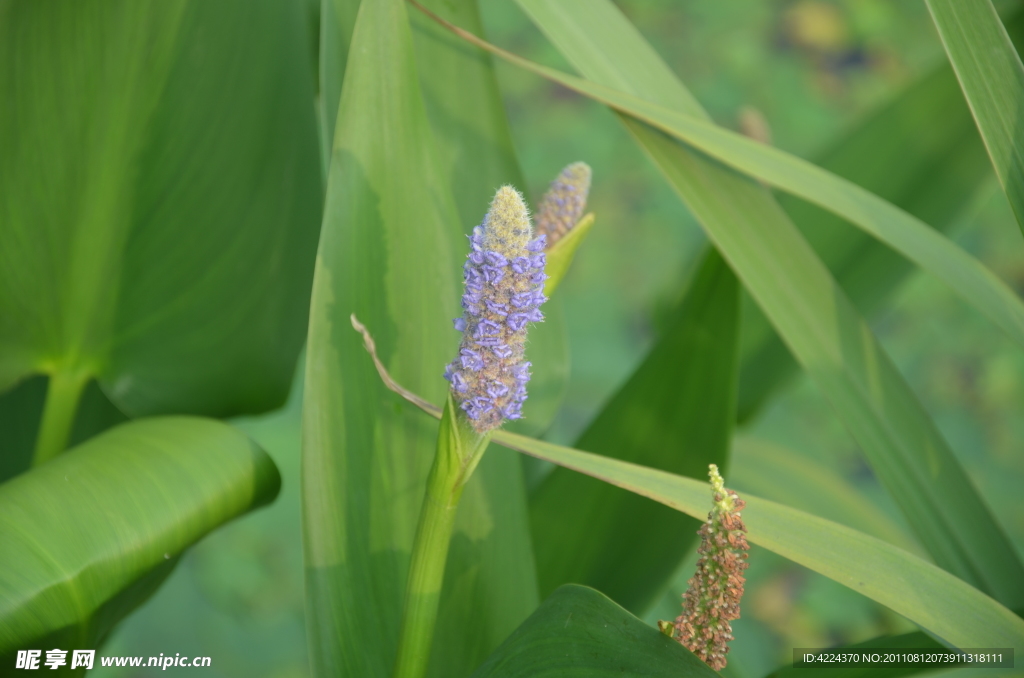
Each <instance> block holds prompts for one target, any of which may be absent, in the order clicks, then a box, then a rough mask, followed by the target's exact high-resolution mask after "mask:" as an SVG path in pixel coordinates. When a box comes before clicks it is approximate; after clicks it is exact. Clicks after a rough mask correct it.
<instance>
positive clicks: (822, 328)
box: [464, 0, 1024, 606]
mask: <svg viewBox="0 0 1024 678" xmlns="http://www.w3.org/2000/svg"><path fill="white" fill-rule="evenodd" d="M520 4H521V5H523V6H525V7H527V8H528V9H529V13H530V14H531V16H532V17H533V19H534V21H536V22H537V23H538V24H539V25H540V26H541V27H542V29H543V30H544V31H545V32H546V34H547V35H548V36H549V37H551V38H553V39H554V40H555V42H556V45H557V46H558V47H559V49H560V50H561V51H563V53H565V54H566V56H568V57H569V59H570V61H572V62H573V63H574V64H575V65H576V66H577V67H578V68H581V69H583V70H584V72H585V73H586V74H587V75H588V76H590V77H595V78H600V79H601V82H602V83H605V84H601V85H596V84H593V83H589V82H587V81H583V80H580V79H578V78H573V77H572V76H566V75H564V74H559V73H557V72H549V71H550V69H544V68H543V67H539V66H536V65H533V64H528V62H526V63H524V60H522V59H519V58H518V57H514V56H512V55H508V56H507V57H506V58H509V59H512V60H514V61H515V63H517V64H519V65H522V66H523V67H528V68H531V69H533V70H535V71H536V72H542V73H544V74H545V75H547V76H549V77H557V78H558V79H559V81H560V82H566V83H569V82H571V83H572V84H573V86H574V87H578V88H579V90H580V91H581V92H584V93H590V94H592V93H593V92H595V91H596V90H600V92H602V94H601V96H602V97H603V96H605V95H606V94H607V95H608V97H609V98H608V100H609V101H611V100H612V99H615V100H616V101H619V102H620V103H622V102H624V101H628V102H629V108H630V110H631V111H635V110H639V109H643V110H644V111H648V112H649V111H656V112H657V115H658V116H662V115H664V116H666V119H668V118H671V119H672V120H673V121H675V122H677V123H679V125H681V126H688V128H689V129H691V130H702V134H703V132H708V134H707V137H709V138H710V137H714V138H715V139H719V140H728V144H727V145H730V146H733V147H735V148H739V149H743V150H744V153H741V154H740V155H741V156H744V157H747V156H746V155H745V150H746V149H750V148H753V147H756V152H751V153H750V154H749V157H751V158H757V159H759V160H765V159H772V160H773V161H774V160H778V161H779V162H780V163H781V165H784V166H785V167H782V168H780V169H793V168H796V169H798V170H800V171H803V170H806V171H807V172H808V173H810V174H811V175H813V176H815V177H817V178H822V177H825V176H828V177H831V179H828V181H827V182H826V183H829V182H831V183H829V185H830V186H831V188H834V189H836V191H833V192H831V193H830V194H829V195H830V196H832V197H836V196H839V195H840V194H842V198H843V200H846V201H850V203H849V204H856V205H857V207H858V215H860V216H867V215H869V214H874V215H876V216H877V215H879V214H887V215H889V216H893V217H896V216H898V215H902V217H900V218H902V219H904V220H913V217H910V216H909V215H907V214H905V213H903V212H901V211H900V210H898V209H897V208H895V207H892V206H891V205H888V203H885V201H883V200H881V199H879V198H876V197H874V196H872V195H871V194H869V193H867V192H866V191H864V190H863V189H859V188H857V187H853V188H852V189H851V190H850V191H848V192H845V190H840V189H844V187H846V186H847V184H848V182H845V181H844V180H842V179H839V178H838V177H834V176H833V175H828V173H826V172H824V171H823V170H819V169H817V168H815V167H814V166H813V165H810V164H808V163H804V162H803V161H801V160H798V159H796V158H791V157H790V156H786V155H785V154H781V153H780V152H778V151H776V150H774V149H771V148H769V147H766V146H763V145H762V144H759V143H757V142H754V141H751V140H749V139H746V138H745V137H738V136H737V135H733V134H731V133H729V132H725V131H724V130H720V129H718V128H717V127H715V126H714V125H712V124H710V123H707V122H704V120H705V119H706V113H705V112H704V111H703V110H702V109H700V107H699V106H696V104H694V103H693V101H692V98H690V97H689V95H688V94H685V95H684V92H685V91H686V90H685V88H684V87H683V85H682V84H681V83H680V82H679V81H678V80H677V79H676V78H675V76H674V74H673V73H672V71H671V70H670V69H669V68H668V67H667V66H666V65H665V64H664V62H662V61H661V60H660V59H659V58H658V56H657V54H655V53H654V51H653V50H652V49H651V48H650V46H649V45H647V44H646V42H645V41H644V40H643V38H642V36H640V34H639V33H638V32H637V31H636V29H635V28H634V27H632V26H631V25H630V24H629V22H628V21H627V20H626V19H625V17H624V16H623V15H622V14H621V12H619V11H618V9H616V8H615V6H614V5H613V4H611V3H610V2H607V1H606V0H586V2H582V1H581V0H548V2H544V3H539V2H536V0H520ZM464 37H467V39H472V36H464ZM609 50H612V51H613V52H614V55H615V56H618V55H619V54H622V59H621V60H620V59H615V60H614V61H613V60H609V58H608V55H609ZM638 64H639V67H638ZM629 68H632V69H633V70H629ZM623 82H624V83H626V84H627V85H628V87H629V89H628V91H630V92H634V93H637V94H640V95H643V96H645V97H647V98H648V99H649V101H648V100H643V99H639V98H638V97H637V96H633V95H631V94H624V93H621V92H618V91H616V90H613V89H611V88H609V87H608V86H607V85H608V84H611V83H615V84H620V83H623ZM652 102H654V103H652ZM667 106H674V107H675V108H671V109H670V108H666V107H667ZM677 110H679V111H682V113H677V112H676V111H677ZM620 119H622V120H623V122H624V124H625V125H626V127H627V128H628V129H629V131H630V133H631V134H633V136H634V137H635V138H636V140H637V142H638V143H639V144H640V145H641V147H642V148H643V149H644V150H645V151H646V152H647V154H648V155H649V156H650V157H651V159H652V160H653V161H654V163H655V164H656V165H657V166H658V168H659V169H660V170H661V172H662V174H663V175H664V176H665V178H666V179H667V180H668V181H669V183H670V184H671V185H672V187H673V188H674V189H675V190H676V191H677V193H679V195H680V196H681V197H682V198H683V199H684V200H685V201H686V203H687V205H688V206H689V208H690V209H691V210H692V211H693V213H694V215H695V216H696V217H697V218H698V220H699V221H700V222H701V224H702V225H703V227H704V229H705V232H706V233H707V234H708V237H709V238H711V240H712V241H713V242H714V243H715V245H716V247H717V248H718V250H719V251H720V252H721V253H722V256H723V257H725V259H726V260H727V261H728V262H729V264H730V266H731V267H732V268H733V270H734V271H735V272H736V274H737V276H738V277H739V278H740V280H741V281H742V282H743V283H744V286H745V287H746V289H747V291H748V292H749V293H750V294H751V296H753V297H754V299H755V300H756V301H757V303H758V305H759V306H760V307H761V309H762V310H763V311H764V312H765V314H766V315H767V316H768V318H769V320H771V322H772V324H773V325H774V326H775V329H776V331H778V332H779V334H780V335H781V336H782V337H783V339H784V340H785V342H786V344H787V345H788V347H789V349H790V351H792V353H793V355H794V356H796V358H797V359H798V360H799V361H800V363H801V364H802V366H803V367H804V369H805V370H807V372H808V374H809V375H810V376H811V377H812V378H813V379H814V381H815V383H816V384H817V386H818V387H819V388H820V389H821V391H822V394H823V395H824V396H825V397H826V398H827V399H828V400H829V401H831V403H832V406H833V407H834V408H835V411H836V413H837V414H838V416H839V417H840V418H841V419H842V420H843V422H844V423H845V424H846V426H847V429H848V430H849V431H850V433H851V434H852V435H853V437H854V439H855V440H856V441H857V443H858V444H859V445H860V446H861V448H862V449H863V451H864V453H865V455H866V456H867V458H868V460H869V462H870V463H871V465H872V467H873V469H874V471H875V473H876V474H877V475H878V477H879V479H880V480H881V481H882V483H883V484H884V485H885V487H886V488H887V489H888V491H889V492H890V493H891V494H892V495H893V497H894V499H895V500H896V501H897V502H898V504H899V505H900V508H901V509H902V510H903V512H904V514H905V515H906V516H907V520H908V522H909V523H910V525H911V528H912V529H913V530H914V532H915V534H916V535H917V536H918V538H919V539H920V540H921V542H922V543H923V544H924V546H925V548H927V549H928V551H929V553H930V554H931V555H932V556H933V557H934V558H935V561H936V562H937V563H939V564H940V565H941V566H942V567H945V568H946V569H948V570H949V571H950V572H952V573H954V574H956V575H957V576H959V577H961V578H962V579H964V580H965V581H968V582H971V583H972V584H975V585H977V586H978V587H980V588H981V589H983V590H985V591H989V592H992V594H993V595H995V596H996V597H998V598H999V600H1001V601H1003V602H1005V603H1007V604H1009V605H1012V606H1018V605H1021V604H1024V566H1022V564H1021V561H1020V559H1019V557H1018V556H1017V554H1016V552H1015V550H1014V548H1013V546H1012V544H1010V542H1009V540H1008V539H1007V537H1006V535H1005V534H1004V533H1003V531H1002V529H1001V528H1000V526H999V524H998V523H997V522H996V521H995V519H994V517H993V516H992V514H991V512H990V511H989V509H988V507H987V506H986V505H985V503H984V502H983V501H982V499H981V497H980V496H979V495H978V493H977V491H976V490H975V489H974V488H973V486H972V485H971V483H970V480H969V478H968V476H967V474H966V473H965V472H964V470H963V469H962V468H961V467H960V465H959V463H958V462H957V459H956V457H955V455H954V454H953V451H952V450H951V449H950V448H949V445H948V444H947V443H946V441H945V440H944V439H943V438H942V436H941V434H940V433H939V431H938V430H937V429H936V427H935V424H934V423H933V422H932V420H931V419H930V417H929V416H928V414H927V412H926V411H925V410H924V408H923V407H922V406H921V404H920V403H919V402H918V401H917V399H916V397H915V396H914V394H913V392H912V391H911V390H910V387H909V386H908V385H907V384H906V382H905V381H904V380H903V377H902V376H901V375H900V373H899V372H898V370H897V369H896V367H895V366H894V365H893V364H892V361H891V360H890V359H889V357H888V356H887V355H886V353H885V351H884V350H883V349H882V347H881V346H880V345H879V343H878V341H877V339H876V338H875V336H874V335H873V334H872V333H871V330H870V328H869V327H868V326H867V324H866V323H865V322H864V320H863V319H862V318H861V317H860V315H859V314H858V313H857V312H856V310H855V309H854V308H853V306H852V304H851V303H850V301H849V299H848V298H847V297H846V295H845V294H844V293H843V291H842V290H841V289H840V288H839V287H838V285H837V284H836V282H835V280H834V279H833V278H832V276H831V275H830V274H829V272H828V269H827V268H825V266H824V265H823V264H822V263H821V261H820V259H818V258H817V256H816V255H815V253H814V251H813V250H812V249H811V247H810V246H809V245H808V243H807V241H806V240H804V238H803V237H802V236H801V234H800V232H799V231H798V230H797V229H796V227H795V226H794V225H793V224H792V222H791V221H790V220H789V218H788V217H787V215H786V214H785V213H784V212H783V211H782V210H781V208H780V207H779V206H778V204H777V203H776V202H775V201H774V200H772V198H771V195H770V194H769V193H768V192H767V190H766V189H764V187H763V186H761V185H759V184H758V183H756V182H754V181H753V180H751V179H749V178H747V177H743V176H741V175H738V174H736V172H734V171H733V170H731V169H730V168H728V167H725V166H723V165H721V164H720V163H718V162H716V161H714V160H710V159H708V158H707V157H706V156H705V155H704V154H702V153H700V152H698V151H695V150H693V149H690V148H688V147H686V146H684V145H682V144H679V143H676V142H675V141H674V140H671V139H669V138H667V137H665V136H664V135H663V134H662V133H660V132H658V131H656V130H653V129H651V128H650V127H648V126H647V125H645V124H643V123H641V122H639V121H638V120H634V119H632V118H629V117H628V116H626V115H624V114H620ZM690 139H691V140H692V137H691V138H690ZM734 142H735V143H734ZM718 150H722V149H721V148H719V149H718ZM769 164H770V163H769ZM794 171H796V170H794ZM797 174H799V172H797ZM794 176H796V175H794ZM789 178H790V179H792V178H793V177H789ZM805 178H806V177H805ZM769 180H771V179H769ZM850 186H852V184H851V185H850ZM862 199H863V202H861V200H862ZM840 202H842V201H840ZM844 204H847V203H844ZM869 208H870V209H869ZM861 209H864V210H867V211H864V212H862V211H860V210H861ZM871 210H875V211H874V212H872V211H871ZM897 213H898V214H897ZM890 228H892V225H891V224H888V225H886V226H885V229H890ZM922 229H923V230H922V231H920V232H918V231H917V230H914V229H911V230H905V231H904V230H902V229H900V228H897V229H896V230H898V231H900V232H901V234H902V235H901V237H904V236H907V237H909V240H910V241H914V242H923V243H927V244H929V245H930V246H932V245H933V246H934V248H935V249H934V250H929V254H930V255H934V256H935V257H936V260H941V259H944V258H948V257H951V258H952V259H953V260H955V261H960V258H961V255H962V256H966V255H963V253H962V252H960V251H959V250H958V249H956V248H955V246H953V245H952V244H951V243H949V241H946V240H944V239H943V238H942V236H941V235H938V234H937V233H935V232H934V231H931V230H930V229H928V228H927V227H924V226H923V225H922ZM918 236H921V238H920V239H918ZM957 252H959V254H956V253H957ZM971 261H973V260H971ZM968 269H969V267H968ZM968 269H964V270H968ZM956 270H960V269H956ZM971 270H973V269H971ZM975 273H977V275H978V276H980V277H976V278H972V280H974V282H975V283H978V284H979V285H980V286H981V287H982V288H985V289H987V290H988V291H989V292H992V293H993V295H994V296H989V297H986V298H987V299H988V300H989V301H991V302H993V303H994V304H995V305H996V306H1000V304H1001V302H1000V299H1002V301H1005V303H1006V310H1008V311H1012V313H1010V315H1008V316H1006V319H1012V318H1015V317H1016V313H1017V310H1016V309H1020V308H1024V307H1022V306H1021V305H1020V302H1019V300H1018V299H1016V297H1015V296H1014V295H1013V293H1012V292H1009V291H1008V290H1007V289H1006V288H1005V286H1002V283H999V282H998V281H997V280H996V279H995V277H994V276H992V275H991V273H989V272H988V271H987V270H986V269H984V268H983V267H981V266H980V265H978V267H977V270H975ZM986 281H988V282H986ZM988 283H992V284H993V285H994V286H989V284H988ZM964 284H966V281H965V283H964ZM1000 286H1001V287H1000ZM1000 289H1002V292H1000V291H999V290H1000ZM1011 324H1012V325H1014V326H1016V320H1014V321H1013V322H1012V323H1011ZM1021 328H1022V329H1024V325H1021Z"/></svg>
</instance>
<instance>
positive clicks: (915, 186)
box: [737, 16, 1024, 422]
mask: <svg viewBox="0 0 1024 678" xmlns="http://www.w3.org/2000/svg"><path fill="white" fill-rule="evenodd" d="M1022 19H1024V16H1018V17H1017V18H1016V19H1015V20H1014V22H1013V23H1012V24H1011V25H1010V26H1009V28H1010V29H1011V30H1015V31H1016V32H1017V33H1020V32H1021V30H1022V28H1024V20H1022ZM935 111H942V115H935ZM815 160H816V162H817V163H818V164H819V165H821V166H822V167H824V168H825V169H827V170H829V171H830V172H833V173H835V174H837V175H839V176H841V177H843V178H845V179H849V180H850V181H852V182H854V183H856V184H858V185H859V186H862V187H864V188H866V189H867V190H869V191H872V192H874V193H876V194H877V195H879V196H881V197H882V198H885V199H886V200H888V201H889V202H891V203H893V204H894V205H897V206H898V207H900V208H901V209H904V210H906V211H907V212H909V213H910V214H913V215H914V216H915V217H917V218H918V219H921V220H922V221H924V222H925V223H927V224H930V225H931V226H933V227H935V228H936V229H937V230H939V231H943V232H945V231H948V230H949V229H950V228H951V227H952V226H953V225H954V224H955V223H956V222H957V219H958V218H959V217H960V216H961V215H962V214H963V212H964V209H965V207H966V206H967V205H969V204H970V202H971V199H972V198H973V196H974V195H975V194H976V192H977V190H978V188H979V186H981V185H983V183H984V181H985V179H986V178H988V177H989V176H990V173H991V169H990V168H989V163H988V158H987V157H986V155H985V148H984V146H983V145H982V143H981V139H980V138H979V137H978V133H977V130H976V129H975V127H974V121H973V120H972V119H971V112H970V110H969V109H968V108H967V105H966V104H965V103H964V100H963V96H962V95H961V93H960V88H959V86H958V85H957V82H956V77H955V76H954V75H953V72H952V70H951V69H950V68H949V66H948V65H943V66H941V67H940V68H937V69H935V70H934V71H932V72H931V73H929V74H928V75H927V76H925V77H924V78H922V79H921V80H920V81H918V82H916V83H914V84H913V85H911V86H910V87H908V88H907V89H906V90H904V91H903V92H902V93H901V94H900V95H899V96H898V97H897V98H896V99H894V100H893V101H891V102H890V103H889V104H888V105H886V106H884V107H883V108H881V109H880V110H879V111H878V112H876V113H874V114H872V115H870V116H869V117H868V118H866V119H865V120H863V121H862V122H861V123H860V124H858V125H857V126H856V127H855V128H854V129H853V130H851V131H850V132H849V133H847V134H845V135H844V136H843V137H842V138H841V139H840V140H839V141H838V142H837V143H835V144H834V145H832V146H831V148H829V149H828V150H826V151H825V152H824V153H822V154H820V155H818V156H817V158H816V159H815ZM778 200H779V203H780V204H781V205H782V207H783V208H784V209H785V210H786V212H787V213H788V214H789V216H790V218H792V220H793V222H794V223H795V224H796V225H797V227H798V228H799V229H800V231H801V232H802V233H803V235H804V237H805V238H806V239H807V242H809V243H810V244H811V246H812V247H813V248H814V250H815V252H817V254H818V256H819V257H820V258H821V260H822V262H823V263H824V264H825V265H826V266H828V267H829V270H831V272H832V275H833V276H834V277H835V279H836V282H837V283H839V286H840V287H842V289H843V291H844V292H846V294H847V296H849V298H850V301H851V302H852V303H853V304H854V306H856V307H857V309H858V310H859V311H860V312H861V313H863V314H872V313H874V312H875V311H877V310H879V309H880V308H882V307H883V305H884V304H885V302H886V300H887V299H889V297H890V296H891V294H892V293H893V292H894V291H895V290H896V289H897V288H898V286H899V284H900V283H901V282H902V281H903V280H904V279H905V278H906V277H907V275H908V274H909V273H910V272H911V271H913V270H914V266H913V264H911V263H910V262H909V261H907V260H906V259H905V258H903V257H901V256H900V255H899V254H897V253H896V252H894V251H893V250H892V249H890V248H889V247H887V246H886V245H884V244H883V243H881V242H879V241H877V240H875V239H874V238H872V237H871V236H869V235H868V234H866V233H864V232H863V231H861V230H860V229H856V228H853V227H851V226H850V225H849V224H848V223H846V221H845V220H844V219H842V218H841V217H839V216H836V215H835V214H832V213H831V212H828V211H827V210H824V209H822V208H820V207H817V206H815V205H812V204H811V203H808V202H804V201H802V200H800V199H798V198H794V197H793V196H790V195H788V194H781V195H779V196H778ZM743 311H744V313H743V333H742V343H741V348H740V389H739V396H738V399H737V418H738V419H739V420H740V421H741V422H742V421H745V420H747V419H749V418H750V417H751V416H752V415H753V414H754V413H756V412H757V410H758V409H759V408H760V406H761V405H762V404H763V403H764V402H765V400H767V399H768V398H769V397H770V396H771V395H772V394H773V393H774V392H775V390H776V389H777V388H778V387H779V386H780V385H781V384H783V383H785V382H786V381H787V380H788V379H789V378H790V377H791V376H792V375H794V374H796V373H797V372H798V370H799V367H798V365H797V363H796V361H794V360H793V358H792V356H791V355H790V353H789V350H788V349H787V348H786V346H785V344H783V343H782V340H781V339H780V338H779V336H778V335H777V334H776V333H775V331H774V330H773V329H772V326H771V324H770V323H769V322H768V319H767V318H765V317H764V314H763V313H762V312H761V311H760V309H758V308H757V306H756V305H755V304H752V303H747V304H745V305H744V309H743Z"/></svg>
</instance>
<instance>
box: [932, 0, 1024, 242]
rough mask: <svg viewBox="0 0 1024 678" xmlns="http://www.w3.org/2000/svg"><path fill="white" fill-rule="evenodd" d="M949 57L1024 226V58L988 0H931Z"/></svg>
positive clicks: (1000, 178) (1018, 217) (1000, 176)
mask: <svg viewBox="0 0 1024 678" xmlns="http://www.w3.org/2000/svg"><path fill="white" fill-rule="evenodd" d="M927 4H928V9H929V11H931V13H932V18H933V19H934V20H935V27H936V28H938V29H939V37H940V38H942V44H943V46H944V47H945V48H946V54H947V55H948V56H949V62H950V63H951V64H952V65H953V70H954V71H956V77H957V78H958V79H959V80H960V86H961V87H962V88H963V92H964V96H965V97H966V98H967V103H968V104H969V105H970V107H971V113H973V114H974V120H975V122H977V124H978V131H979V132H981V138H982V139H984V140H985V148H986V149H988V154H989V157H990V158H991V159H992V167H993V168H995V171H996V176H997V177H998V178H999V183H1000V185H1002V187H1003V192H1005V193H1006V198H1007V199H1008V200H1009V201H1010V207H1012V208H1013V213H1014V215H1016V217H1017V224H1018V225H1019V226H1020V228H1021V231H1024V129H1022V126H1021V109H1022V108H1024V64H1022V63H1021V60H1020V57H1019V56H1018V55H1017V50H1015V49H1014V47H1013V43H1012V42H1011V41H1010V36H1009V35H1008V34H1007V31H1006V28H1004V27H1003V24H1002V22H1001V21H1000V20H999V15H998V14H996V10H995V7H993V6H992V3H991V2H989V0H956V1H955V2H951V1H950V0H928V2H927Z"/></svg>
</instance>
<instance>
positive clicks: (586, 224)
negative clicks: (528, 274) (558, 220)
mask: <svg viewBox="0 0 1024 678" xmlns="http://www.w3.org/2000/svg"><path fill="white" fill-rule="evenodd" d="M593 226H594V215H593V214H588V215H586V216H585V217H583V218H582V219H580V220H579V221H578V222H577V223H576V225H575V226H573V227H572V230H570V231H569V232H568V233H566V234H565V236H564V237H563V238H561V239H559V240H558V242H556V243H555V244H554V245H552V246H551V248H550V249H549V250H548V251H547V256H548V263H547V265H546V266H545V267H544V272H545V273H547V275H548V279H547V281H546V282H545V283H544V294H546V295H548V296H549V297H550V296H551V295H552V294H554V292H555V289H557V288H558V285H559V284H560V283H561V282H562V278H564V277H565V274H566V273H568V272H569V267H570V266H572V260H573V259H574V258H575V257H576V250H578V249H579V247H580V245H582V244H583V241H584V240H585V239H586V237H587V234H588V233H590V229H591V228H593Z"/></svg>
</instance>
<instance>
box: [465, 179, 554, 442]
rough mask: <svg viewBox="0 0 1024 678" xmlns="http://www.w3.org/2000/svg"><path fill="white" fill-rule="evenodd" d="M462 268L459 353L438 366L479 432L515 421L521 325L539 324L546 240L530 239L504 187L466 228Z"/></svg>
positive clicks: (513, 195)
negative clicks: (476, 223)
mask: <svg viewBox="0 0 1024 678" xmlns="http://www.w3.org/2000/svg"><path fill="white" fill-rule="evenodd" d="M469 243H470V252H469V255H468V257H467V260H466V265H465V282H466V291H465V293H464V294H463V297H462V307H463V310H464V313H463V315H462V317H461V318H458V319H456V320H455V328H456V329H458V330H459V331H461V332H463V338H462V345H461V346H460V347H459V356H458V359H456V360H455V361H454V362H452V363H451V364H449V365H448V367H447V368H446V369H445V379H447V380H448V381H449V382H450V384H451V389H452V394H453V395H454V397H455V400H456V402H457V403H458V404H459V407H460V408H461V409H462V411H463V412H465V415H466V417H467V418H468V419H469V420H470V421H471V422H472V423H473V427H474V428H475V429H476V430H477V431H478V432H479V433H484V432H487V431H490V430H492V429H494V428H496V427H498V426H500V425H501V423H502V422H503V421H504V420H505V419H519V418H521V417H522V407H523V402H524V401H525V400H526V384H527V382H528V381H529V380H530V363H529V362H527V361H526V360H525V359H524V357H523V355H524V351H525V346H526V328H527V326H528V325H529V323H530V322H536V321H538V320H541V319H543V317H544V315H543V314H542V313H541V312H540V309H539V308H538V307H539V306H540V305H541V304H542V303H544V301H546V297H545V296H544V294H543V292H542V288H543V285H544V280H546V278H547V276H545V275H544V265H545V263H546V257H545V255H544V247H545V243H546V236H545V235H543V234H541V235H540V236H538V237H536V238H534V237H533V233H532V228H531V226H530V217H529V213H528V212H527V209H526V204H525V203H524V202H523V198H522V196H521V195H519V193H518V192H517V191H516V190H515V189H513V188H512V187H511V186H503V187H502V188H500V189H498V193H497V194H496V195H495V196H494V200H493V201H492V202H491V208H490V210H488V212H487V215H486V216H485V217H484V221H483V224H481V225H480V226H477V227H476V228H474V229H473V234H472V235H471V236H470V238H469Z"/></svg>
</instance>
